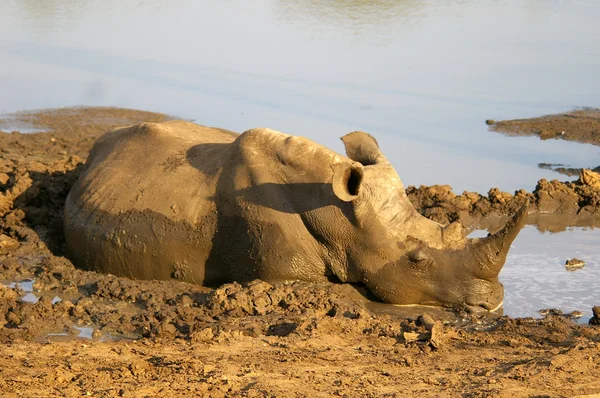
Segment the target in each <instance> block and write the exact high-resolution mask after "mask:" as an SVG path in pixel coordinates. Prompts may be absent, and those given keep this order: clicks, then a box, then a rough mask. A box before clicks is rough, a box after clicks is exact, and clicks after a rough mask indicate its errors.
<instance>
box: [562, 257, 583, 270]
mask: <svg viewBox="0 0 600 398" xmlns="http://www.w3.org/2000/svg"><path fill="white" fill-rule="evenodd" d="M584 266H585V261H583V260H580V259H578V258H572V259H570V260H567V261H565V268H566V269H567V271H577V270H578V269H582V268H583V267H584Z"/></svg>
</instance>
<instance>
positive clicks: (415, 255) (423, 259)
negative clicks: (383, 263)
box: [408, 250, 433, 269]
mask: <svg viewBox="0 0 600 398" xmlns="http://www.w3.org/2000/svg"><path fill="white" fill-rule="evenodd" d="M408 259H409V261H410V263H411V265H412V266H413V268H417V269H426V268H429V266H431V264H433V261H432V260H431V258H430V257H429V256H428V255H427V253H426V252H425V251H424V250H415V251H414V252H412V253H410V254H409V256H408Z"/></svg>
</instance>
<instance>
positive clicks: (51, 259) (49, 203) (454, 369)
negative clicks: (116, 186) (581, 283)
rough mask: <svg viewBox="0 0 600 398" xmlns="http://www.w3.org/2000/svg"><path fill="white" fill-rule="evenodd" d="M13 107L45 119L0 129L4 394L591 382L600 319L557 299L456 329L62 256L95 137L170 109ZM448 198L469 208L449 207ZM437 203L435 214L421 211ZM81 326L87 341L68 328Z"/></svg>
mask: <svg viewBox="0 0 600 398" xmlns="http://www.w3.org/2000/svg"><path fill="white" fill-rule="evenodd" d="M27 117H29V118H31V119H30V122H31V121H33V122H32V123H40V126H42V127H44V128H46V129H48V130H50V131H49V132H46V133H38V134H30V135H24V134H18V133H11V134H5V133H0V151H1V152H0V282H1V283H2V284H1V285H0V345H1V348H0V391H2V396H7V397H10V396H82V395H83V396H106V397H112V396H156V395H159V394H160V395H162V396H194V395H198V396H249V397H252V396H259V397H263V396H269V397H270V396H284V397H287V396H332V395H338V396H413V395H417V394H418V395H424V396H440V395H442V396H443V395H447V396H466V397H470V396H473V397H479V396H511V397H515V396H532V395H537V396H540V395H542V396H543V395H546V396H576V395H585V394H592V393H600V385H599V384H598V375H600V365H599V364H600V328H599V327H596V326H583V325H578V324H575V323H573V321H572V319H571V318H569V317H568V316H562V315H560V313H558V312H549V315H548V316H546V317H545V318H544V319H540V320H535V319H511V318H508V317H502V318H499V319H498V320H489V319H487V318H481V317H479V316H478V315H476V314H463V316H464V317H466V318H467V319H468V320H469V322H467V323H466V324H461V326H458V325H457V324H454V323H448V322H443V321H441V320H439V319H437V320H436V319H433V320H432V319H430V318H427V321H425V320H415V319H413V318H403V317H398V316H390V315H386V314H379V313H373V312H372V311H370V310H369V309H367V307H366V306H365V299H364V298H363V297H362V296H361V295H360V294H358V293H357V291H356V289H355V288H353V287H351V286H349V285H335V284H322V285H319V284H307V283H292V284H279V285H272V284H268V283H265V282H262V281H254V282H251V283H249V284H246V285H243V286H242V285H240V284H237V283H231V284H226V285H223V286H221V287H219V288H217V289H208V288H204V287H200V286H195V285H190V284H185V283H181V282H174V281H172V282H159V281H134V280H129V279H126V278H117V277H114V276H110V275H102V274H97V273H93V272H86V271H81V270H78V269H76V268H74V267H73V265H72V264H71V262H70V261H69V260H68V259H67V258H65V257H64V256H63V252H62V245H63V240H62V229H61V228H62V227H61V225H62V206H63V203H64V199H65V197H66V194H67V193H68V190H69V188H70V186H71V185H72V184H73V182H74V181H75V179H76V178H77V176H78V173H79V169H80V167H81V164H82V162H83V160H84V159H85V157H86V155H87V151H88V150H89V148H90V147H91V145H92V142H93V140H94V139H95V138H96V137H98V136H99V135H100V134H102V133H103V132H104V131H106V130H107V129H109V128H112V127H114V126H116V125H117V124H121V123H122V124H132V123H137V122H141V121H159V120H165V119H167V118H168V117H167V116H165V115H160V114H152V113H148V112H138V111H131V110H121V109H111V108H77V109H64V110H53V111H50V112H41V113H38V114H35V113H33V114H27ZM115 120H116V121H117V122H115ZM42 121H45V122H43V123H42ZM44 123H45V124H44ZM588 184H589V183H588ZM592 185H593V184H592ZM557 186H560V185H557ZM544 189H549V188H544ZM557 189H558V188H557ZM409 194H410V196H411V199H412V200H413V201H414V202H415V203H417V204H419V203H421V202H422V203H423V204H422V205H421V209H422V210H423V212H425V213H426V214H427V215H428V216H430V217H432V218H434V219H435V218H436V217H437V218H439V219H442V217H441V216H439V217H438V215H443V214H446V216H445V217H446V219H444V220H446V221H449V220H450V219H451V218H452V217H454V215H453V214H458V215H459V217H462V215H465V216H468V217H470V219H471V220H476V219H477V217H487V216H489V215H490V214H492V212H500V213H502V212H506V213H508V212H510V211H512V210H513V209H515V208H517V207H518V206H519V203H518V202H520V201H521V200H524V199H526V198H530V199H532V198H533V199H534V200H532V203H535V204H536V205H535V208H539V204H538V199H537V196H536V194H535V193H533V194H530V193H522V194H521V195H517V199H514V197H511V198H508V197H506V196H503V195H502V194H501V193H500V192H499V191H498V192H496V191H493V192H491V193H490V195H489V196H488V197H487V198H485V200H484V199H483V197H475V196H473V195H474V194H463V195H460V196H457V195H454V194H452V193H451V190H450V189H449V188H448V189H446V188H445V187H442V188H439V187H421V188H419V189H416V188H410V189H409ZM417 194H418V195H417ZM462 196H464V198H466V199H468V200H469V205H468V206H467V207H466V208H464V209H463V210H460V209H459V207H458V206H459V204H458V203H459V202H462V201H464V200H465V199H464V198H463V199H457V198H461V197H462ZM542 196H543V195H542ZM553 197H556V195H554V196H553ZM473 199H476V200H473ZM453 201H455V202H453ZM486 201H487V203H488V205H489V206H488V207H486V206H485V205H484V204H485V203H486ZM478 203H479V204H478ZM452 206H454V207H452ZM461 206H462V205H461ZM594 206H595V205H594ZM436 207H439V208H441V209H443V211H442V210H440V211H438V210H430V211H429V213H427V209H435V208H436ZM461 209H462V208H461ZM565 209H570V208H567V207H565ZM459 210H460V211H464V213H459ZM445 211H447V212H448V213H444V212H445ZM569 211H570V210H569ZM452 212H454V213H452ZM594 314H596V315H595V317H594V318H593V319H594V321H593V322H592V323H594V324H595V323H598V322H597V316H598V311H596V310H594ZM424 319H425V318H424ZM83 328H88V329H83ZM84 330H85V331H87V333H88V334H89V335H88V337H89V338H81V337H78V336H80V335H83V334H85V333H82V331H84Z"/></svg>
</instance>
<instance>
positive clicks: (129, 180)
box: [65, 121, 237, 284]
mask: <svg viewBox="0 0 600 398" xmlns="http://www.w3.org/2000/svg"><path fill="white" fill-rule="evenodd" d="M236 136H237V134H236V133H232V132H229V131H226V130H221V129H214V128H208V127H202V126H198V125H195V124H192V123H188V122H183V121H172V122H166V123H161V124H151V123H148V124H142V125H139V126H132V127H126V128H122V129H118V130H115V131H112V132H110V133H108V134H106V135H105V136H103V137H102V138H100V139H99V140H98V142H97V143H96V145H95V146H94V148H93V150H92V151H91V153H90V156H89V158H88V161H87V163H86V170H85V171H84V173H83V175H82V176H81V177H80V179H79V181H78V182H77V183H76V185H75V186H74V187H73V189H72V190H71V192H70V193H69V196H68V198H67V203H66V206H65V235H66V240H67V246H68V250H69V253H70V255H71V256H72V257H73V259H74V261H75V262H76V263H77V264H78V265H80V266H82V267H84V268H88V269H93V270H99V271H102V272H109V273H112V274H116V275H122V276H128V277H132V278H142V279H169V278H176V279H180V280H185V281H189V282H193V283H199V284H206V283H209V284H210V283H211V282H213V281H215V282H217V281H218V280H220V279H222V278H224V276H223V275H222V274H223V272H224V270H213V269H209V270H207V269H205V262H206V259H207V257H208V255H209V254H210V252H211V249H212V240H211V239H210V237H212V236H214V234H215V228H216V204H215V187H216V182H217V179H218V178H219V175H220V173H221V171H222V168H223V162H224V161H225V159H227V152H228V151H229V147H230V145H229V144H230V143H231V142H232V141H233V140H234V139H235V138H236Z"/></svg>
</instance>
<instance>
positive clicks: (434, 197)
mask: <svg viewBox="0 0 600 398" xmlns="http://www.w3.org/2000/svg"><path fill="white" fill-rule="evenodd" d="M406 193H407V195H408V197H409V199H410V201H411V203H412V204H413V206H414V207H415V208H416V209H417V210H418V211H419V212H421V214H423V215H424V216H426V217H428V218H430V219H432V220H434V221H437V222H439V223H441V224H444V225H447V224H450V223H451V222H454V221H460V222H461V223H462V224H463V225H465V226H476V225H479V226H481V225H482V221H484V220H485V219H489V218H490V217H492V218H493V216H495V217H496V218H502V217H507V216H509V215H511V214H514V213H515V212H516V211H517V210H518V209H519V208H520V207H521V206H522V205H523V204H524V203H526V202H527V201H529V204H530V205H529V214H530V215H535V214H536V213H537V214H540V215H541V214H549V213H552V214H555V215H557V214H562V215H570V216H573V218H580V219H584V218H585V217H590V218H594V219H596V221H598V220H600V174H599V173H596V172H593V171H591V170H587V169H584V170H582V171H581V172H580V176H579V179H578V180H576V181H573V182H561V181H558V180H552V181H547V180H546V179H541V180H539V181H538V183H537V186H536V187H535V189H534V190H533V192H527V191H525V190H523V189H520V190H518V191H516V192H515V193H514V194H510V193H508V192H503V191H501V190H499V189H498V188H492V189H490V190H489V192H488V194H487V196H484V195H481V194H479V193H476V192H463V193H462V194H460V195H457V194H455V193H454V192H452V188H451V187H450V186H448V185H433V186H420V187H418V188H417V187H414V186H409V187H408V188H407V189H406Z"/></svg>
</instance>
